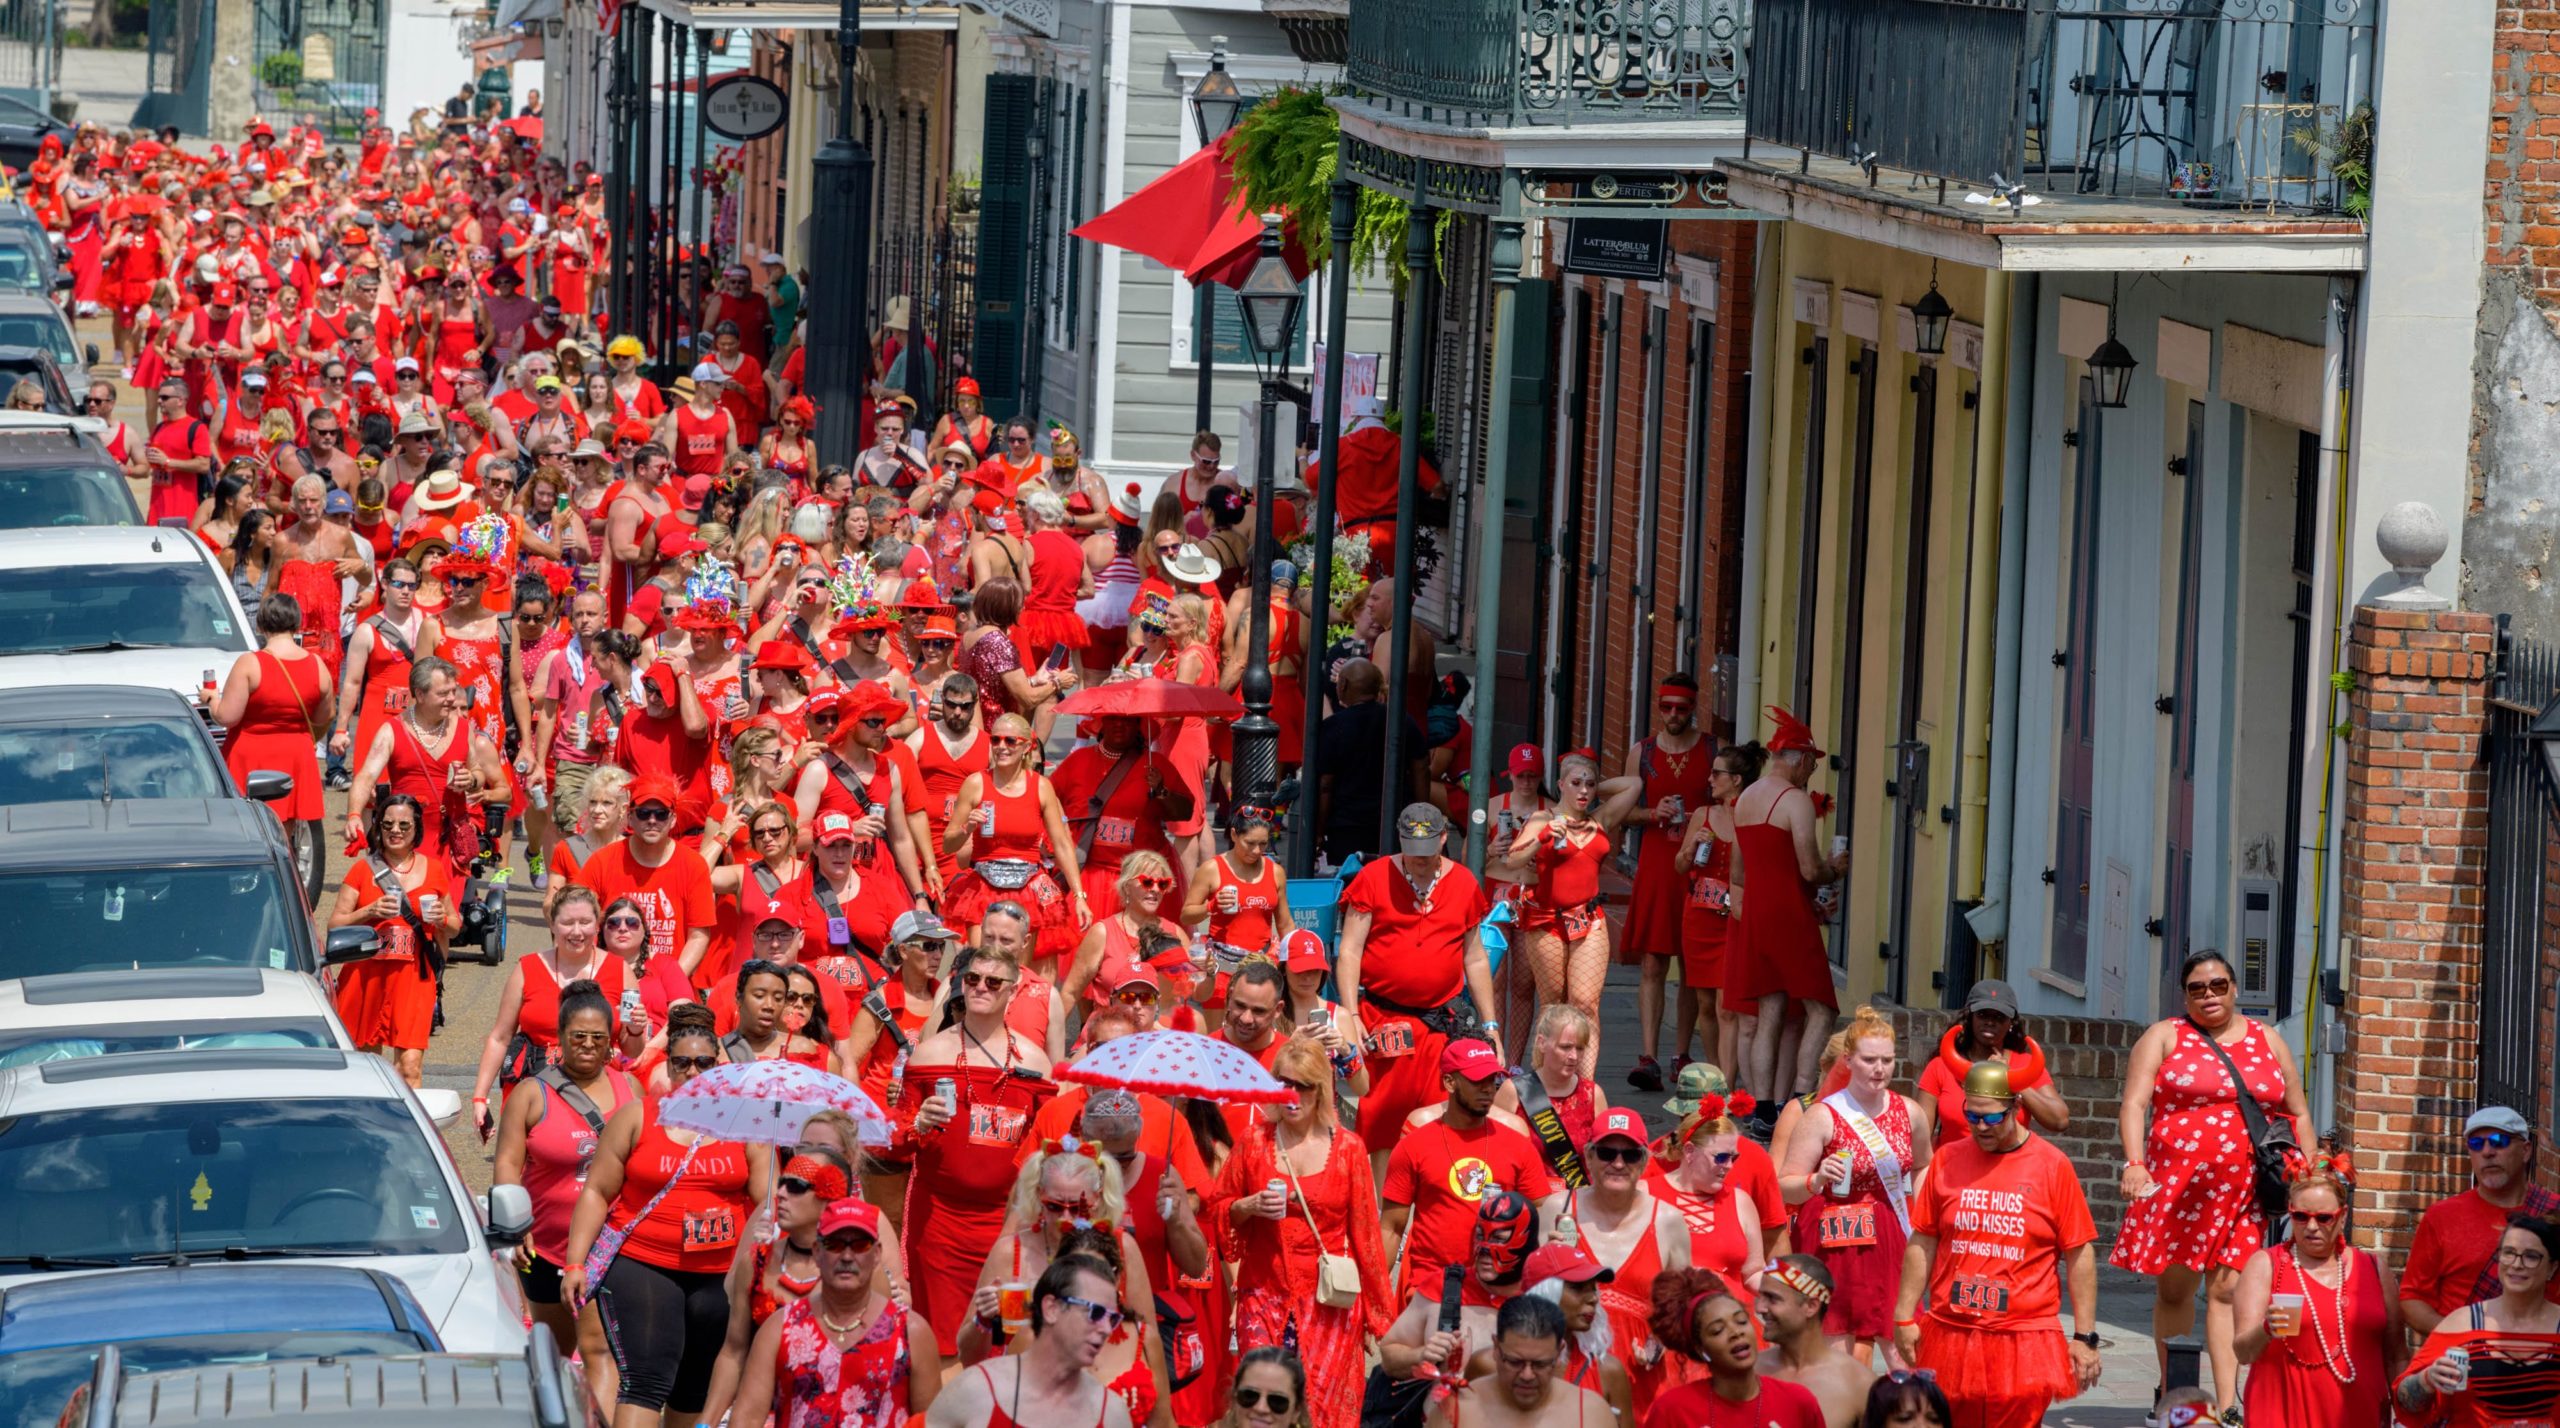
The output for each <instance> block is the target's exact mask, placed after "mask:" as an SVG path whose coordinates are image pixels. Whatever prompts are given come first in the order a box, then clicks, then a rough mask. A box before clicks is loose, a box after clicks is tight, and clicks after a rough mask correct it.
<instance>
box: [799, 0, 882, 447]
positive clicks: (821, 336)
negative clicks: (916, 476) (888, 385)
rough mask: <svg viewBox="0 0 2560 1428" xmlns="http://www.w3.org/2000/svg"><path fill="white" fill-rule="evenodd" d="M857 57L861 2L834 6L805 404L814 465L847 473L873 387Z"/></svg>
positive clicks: (866, 149) (867, 163)
mask: <svg viewBox="0 0 2560 1428" xmlns="http://www.w3.org/2000/svg"><path fill="white" fill-rule="evenodd" d="M861 50H862V6H861V0H839V4H838V5H837V7H836V134H835V137H834V138H832V139H829V140H828V141H827V142H826V145H825V147H823V148H821V149H819V150H818V153H817V157H816V158H815V159H814V160H812V161H811V164H810V168H811V172H812V177H813V178H814V179H815V181H816V184H817V188H816V191H815V193H814V195H813V197H812V202H811V204H810V212H809V242H810V252H809V271H811V272H813V273H816V274H818V275H819V279H818V283H817V290H816V291H815V292H813V293H811V294H810V295H809V335H808V337H807V338H806V339H805V340H806V341H807V343H808V348H809V378H808V389H809V399H810V400H811V401H813V402H816V403H817V404H818V410H820V411H822V412H825V413H826V414H827V419H826V420H825V421H822V422H820V423H818V430H817V439H818V461H819V464H821V465H826V466H850V465H852V464H853V462H854V458H855V457H857V456H859V455H860V454H861V452H862V418H861V411H862V403H863V402H864V401H865V400H866V399H867V398H868V395H869V391H870V385H871V318H870V306H871V301H870V299H871V294H870V291H869V288H870V283H871V259H870V251H869V250H870V243H871V147H870V146H869V145H867V144H865V143H863V142H862V140H861V138H860V137H858V135H857V134H856V132H855V130H854V124H853V108H854V102H855V100H854V75H855V71H856V70H857V69H858V68H859V64H858V60H859V56H860V54H861Z"/></svg>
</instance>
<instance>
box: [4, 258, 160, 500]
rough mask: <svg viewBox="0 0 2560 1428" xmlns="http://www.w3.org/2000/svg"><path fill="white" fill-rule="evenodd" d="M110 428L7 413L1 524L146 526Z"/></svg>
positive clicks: (51, 415) (83, 420)
mask: <svg viewBox="0 0 2560 1428" xmlns="http://www.w3.org/2000/svg"><path fill="white" fill-rule="evenodd" d="M7 301H9V299H8V297H7V296H6V295H5V294H0V303H5V302H7ZM106 430H107V425H106V423H105V422H102V421H98V420H96V419H95V418H92V417H85V416H73V417H66V416H63V415H61V414H60V413H58V412H12V411H0V530H31V529H37V528H42V527H49V526H138V525H141V524H142V506H141V505H140V503H138V502H136V501H135V500H134V498H133V484H132V483H131V482H130V481H127V480H126V479H125V474H124V471H123V469H122V468H120V467H118V466H117V465H116V463H115V459H114V458H113V457H111V456H109V455H107V448H106V445H105V439H106Z"/></svg>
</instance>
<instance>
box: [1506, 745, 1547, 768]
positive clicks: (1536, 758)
mask: <svg viewBox="0 0 2560 1428" xmlns="http://www.w3.org/2000/svg"><path fill="white" fill-rule="evenodd" d="M1503 767H1504V768H1505V770H1506V771H1508V772H1510V773H1514V774H1533V773H1544V772H1545V771H1546V767H1547V756H1546V755H1545V754H1544V753H1542V752H1540V750H1539V748H1538V746H1537V745H1535V744H1514V745H1513V746H1512V748H1511V759H1510V762H1508V763H1507V764H1505V765H1504V766H1503Z"/></svg>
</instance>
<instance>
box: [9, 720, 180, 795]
mask: <svg viewBox="0 0 2560 1428" xmlns="http://www.w3.org/2000/svg"><path fill="white" fill-rule="evenodd" d="M230 796H231V776H230V775H229V774H227V773H225V772H223V769H222V765H220V764H218V763H216V762H214V759H213V751H212V750H211V749H209V748H207V747H206V746H205V741H204V737H203V736H202V735H201V734H198V733H197V732H196V731H194V730H192V729H185V728H180V727H179V726H178V725H177V724H175V723H172V722H169V721H165V720H158V719H140V720H135V721H133V722H131V723H124V724H102V723H100V722H98V721H97V720H94V719H92V720H84V721H82V722H79V723H76V724H68V725H59V726H46V725H28V724H12V725H10V726H8V727H7V728H0V805H10V804H20V803H61V802H75V803H88V802H92V801H94V800H97V799H100V798H228V797H230Z"/></svg>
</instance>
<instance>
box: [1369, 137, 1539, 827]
mask: <svg viewBox="0 0 2560 1428" xmlns="http://www.w3.org/2000/svg"><path fill="white" fill-rule="evenodd" d="M1514 182H1516V180H1515V179H1514V178H1513V177H1512V176H1511V175H1509V174H1506V175H1504V176H1503V183H1504V187H1505V189H1506V190H1508V189H1509V187H1510V185H1511V184H1512V183H1514ZM1504 199H1505V202H1504V204H1503V207H1504V208H1505V209H1510V208H1512V207H1513V206H1514V205H1513V204H1512V203H1511V202H1510V201H1509V199H1510V195H1509V193H1508V192H1507V191H1506V192H1505V194H1504ZM1521 241H1522V232H1521V223H1520V220H1519V219H1517V218H1514V217H1511V216H1510V215H1509V213H1507V212H1506V213H1505V214H1504V216H1502V217H1500V218H1497V219H1495V220H1494V221H1493V385H1492V390H1493V411H1492V412H1491V413H1490V419H1489V422H1488V430H1487V432H1486V439H1485V451H1486V453H1487V456H1486V460H1485V464H1484V494H1483V502H1484V504H1483V506H1482V507H1481V509H1482V511H1483V515H1482V517H1481V518H1479V519H1478V520H1477V522H1476V532H1477V535H1476V539H1477V542H1478V545H1477V551H1478V556H1479V559H1478V561H1477V567H1476V568H1477V572H1478V573H1477V576H1476V590H1477V592H1478V594H1477V596H1476V672H1475V681H1476V719H1477V721H1478V722H1479V723H1481V724H1483V726H1484V727H1485V729H1486V731H1487V733H1486V736H1485V737H1484V738H1481V739H1478V740H1476V741H1475V749H1474V752H1473V754H1472V756H1471V759H1470V761H1469V764H1468V768H1467V787H1468V788H1470V789H1472V790H1474V794H1473V796H1472V798H1471V799H1470V801H1471V802H1472V803H1474V805H1475V807H1474V808H1473V810H1472V811H1471V812H1470V813H1469V815H1468V818H1467V866H1468V867H1471V868H1481V867H1483V866H1484V851H1485V849H1484V840H1485V816H1484V809H1485V804H1486V803H1488V802H1490V801H1491V800H1492V796H1493V738H1492V734H1491V730H1492V728H1493V688H1494V685H1493V681H1494V676H1495V675H1496V673H1497V672H1498V671H1497V669H1496V667H1495V659H1494V656H1495V655H1496V653H1497V652H1498V651H1499V648H1500V646H1501V643H1502V641H1501V639H1500V635H1501V632H1502V604H1503V601H1502V593H1501V592H1502V547H1503V543H1504V540H1503V538H1504V533H1505V530H1506V528H1507V526H1508V525H1509V523H1510V516H1509V513H1508V510H1507V507H1508V505H1509V503H1510V499H1511V459H1510V458H1511V383H1512V370H1513V354H1512V350H1511V349H1512V339H1513V336H1514V331H1515V326H1516V323H1517V321H1518V317H1517V312H1518V308H1519V302H1520V292H1519V288H1520V255H1521ZM1416 434H1417V435H1419V434H1420V433H1419V429H1418V428H1417V429H1416ZM1389 717H1390V718H1393V717H1394V713H1393V711H1389Z"/></svg>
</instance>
